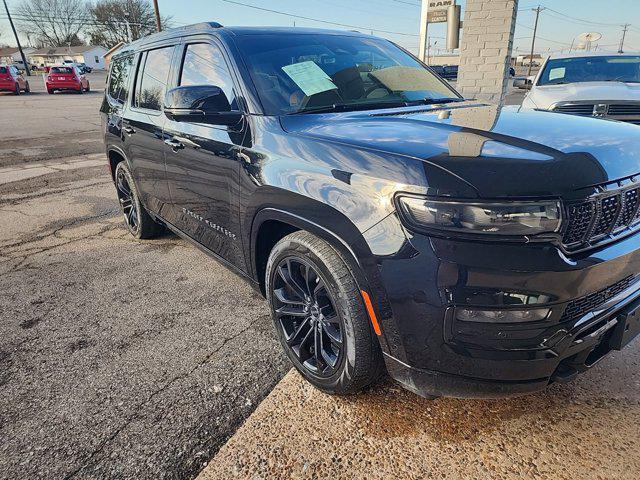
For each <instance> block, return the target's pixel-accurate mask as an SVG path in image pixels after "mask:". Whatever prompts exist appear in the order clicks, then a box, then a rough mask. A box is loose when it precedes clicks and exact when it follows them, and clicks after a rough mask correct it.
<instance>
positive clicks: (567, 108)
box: [554, 103, 594, 116]
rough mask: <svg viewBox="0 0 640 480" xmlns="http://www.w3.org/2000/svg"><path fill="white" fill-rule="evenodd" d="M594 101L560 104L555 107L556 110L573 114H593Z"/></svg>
mask: <svg viewBox="0 0 640 480" xmlns="http://www.w3.org/2000/svg"><path fill="white" fill-rule="evenodd" d="M593 107H594V105H593V103H575V104H568V105H558V106H557V107H555V108H554V110H555V111H556V112H562V113H570V114H572V115H589V116H591V115H593Z"/></svg>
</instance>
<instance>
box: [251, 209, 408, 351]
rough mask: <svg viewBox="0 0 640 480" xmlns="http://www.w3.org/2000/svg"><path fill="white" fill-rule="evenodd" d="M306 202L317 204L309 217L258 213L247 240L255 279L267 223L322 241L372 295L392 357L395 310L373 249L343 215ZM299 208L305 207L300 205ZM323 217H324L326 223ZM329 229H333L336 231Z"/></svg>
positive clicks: (287, 212)
mask: <svg viewBox="0 0 640 480" xmlns="http://www.w3.org/2000/svg"><path fill="white" fill-rule="evenodd" d="M305 200H306V202H304V203H307V202H308V203H312V204H317V205H313V206H314V207H315V208H313V209H308V208H305V209H304V210H305V217H302V216H301V215H299V214H297V213H294V212H292V211H290V210H289V209H288V208H286V207H265V208H263V209H261V210H259V211H258V212H257V213H256V215H255V216H254V218H253V222H252V224H251V229H250V233H249V239H247V244H248V245H250V246H251V247H250V249H249V252H250V255H251V258H250V262H248V263H249V265H250V268H251V276H252V278H254V279H256V280H257V281H259V279H258V272H257V258H256V252H257V238H258V232H259V231H260V227H261V226H262V224H264V223H265V222H266V221H269V220H277V221H280V222H283V223H287V224H289V225H292V226H293V227H295V228H297V229H300V230H305V231H307V232H309V233H312V234H314V235H316V236H317V237H319V238H322V239H323V240H325V241H326V242H327V243H329V244H330V245H331V246H332V247H333V248H335V249H336V250H337V251H338V253H339V254H340V255H341V257H342V258H343V259H344V260H345V261H346V262H347V265H348V267H349V269H350V270H351V272H352V273H353V275H354V277H355V279H356V282H357V283H358V286H359V287H360V289H362V290H365V291H367V292H368V293H369V295H370V298H371V300H372V303H373V307H374V310H375V312H376V315H377V318H378V321H379V322H380V323H381V324H382V325H383V326H385V327H386V328H384V329H383V332H382V335H381V336H379V337H378V340H379V342H380V346H381V347H382V350H383V352H385V353H386V354H392V352H391V351H390V348H389V343H388V342H387V336H388V335H391V336H395V334H396V332H394V331H389V328H394V323H393V322H392V321H390V320H391V317H392V313H391V306H390V304H389V301H388V300H387V296H386V292H385V291H384V289H383V288H382V283H381V282H380V278H379V275H378V271H377V263H376V259H375V256H374V255H373V253H372V252H371V249H370V248H369V245H368V244H367V242H366V240H365V238H364V237H363V236H362V233H360V232H359V231H358V230H357V228H356V226H355V225H354V224H353V223H351V222H350V221H349V220H348V219H347V218H346V217H345V216H344V215H342V214H341V213H340V212H338V211H337V210H334V209H333V208H329V207H328V206H327V205H326V204H321V203H319V202H316V201H314V200H312V199H310V198H305ZM298 205H299V206H302V205H300V203H298ZM310 211H312V212H314V215H313V216H311V215H309V212H310ZM319 217H322V219H323V221H322V222H321V221H320V220H319ZM326 225H332V228H329V227H327V226H326Z"/></svg>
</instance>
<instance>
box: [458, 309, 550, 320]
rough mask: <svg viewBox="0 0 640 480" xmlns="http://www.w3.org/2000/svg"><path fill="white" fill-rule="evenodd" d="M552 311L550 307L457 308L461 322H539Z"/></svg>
mask: <svg viewBox="0 0 640 480" xmlns="http://www.w3.org/2000/svg"><path fill="white" fill-rule="evenodd" d="M550 312H551V310H550V309H548V308H535V309H529V310H480V309H476V308H456V318H457V319H458V320H460V321H461V322H481V323H523V322H539V321H541V320H544V319H546V318H547V317H548V316H549V313H550Z"/></svg>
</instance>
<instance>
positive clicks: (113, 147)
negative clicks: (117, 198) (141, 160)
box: [107, 145, 131, 180]
mask: <svg viewBox="0 0 640 480" xmlns="http://www.w3.org/2000/svg"><path fill="white" fill-rule="evenodd" d="M111 152H114V153H117V154H118V155H120V156H121V157H122V158H123V159H124V161H125V162H127V165H128V167H129V168H131V162H130V161H129V159H128V158H127V155H126V154H125V153H124V150H122V149H121V148H120V147H119V146H118V145H109V149H108V150H107V160H108V161H109V171H110V172H111V179H112V180H115V175H116V171H115V169H112V168H111V155H110V154H111Z"/></svg>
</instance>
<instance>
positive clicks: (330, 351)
mask: <svg viewBox="0 0 640 480" xmlns="http://www.w3.org/2000/svg"><path fill="white" fill-rule="evenodd" d="M273 286H274V289H273V295H274V297H275V302H274V307H275V313H276V316H277V319H278V324H279V326H280V328H281V330H282V333H283V335H284V339H285V341H286V342H287V345H288V347H289V348H290V349H291V351H292V352H293V354H294V355H295V356H296V358H297V360H298V361H299V362H300V364H301V365H302V367H303V368H305V369H306V370H307V371H308V372H309V373H311V374H312V375H314V376H318V377H325V378H326V377H330V376H332V375H333V374H334V373H335V372H336V369H337V367H338V365H339V363H340V361H341V360H342V355H343V354H344V353H343V350H344V348H343V345H344V338H343V331H344V328H343V323H342V320H341V319H340V315H339V314H338V311H337V310H336V307H335V302H334V299H333V298H332V295H331V293H330V292H329V290H328V289H327V286H326V283H325V281H324V280H323V279H322V277H321V276H320V274H319V273H318V272H317V271H316V269H315V268H314V267H313V266H311V265H310V263H309V262H307V261H305V260H303V259H301V258H295V257H287V258H284V259H283V260H281V261H280V263H279V264H278V266H277V273H276V278H275V280H274V285H273Z"/></svg>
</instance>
